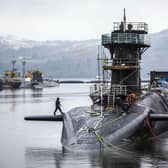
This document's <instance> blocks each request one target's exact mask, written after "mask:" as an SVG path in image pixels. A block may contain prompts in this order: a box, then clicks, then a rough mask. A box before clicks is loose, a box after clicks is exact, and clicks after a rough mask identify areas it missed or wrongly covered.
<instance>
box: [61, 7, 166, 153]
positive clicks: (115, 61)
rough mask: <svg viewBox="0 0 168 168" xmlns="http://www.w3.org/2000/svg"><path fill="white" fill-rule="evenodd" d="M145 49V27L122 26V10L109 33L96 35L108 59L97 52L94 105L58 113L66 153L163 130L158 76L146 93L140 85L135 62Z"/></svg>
mask: <svg viewBox="0 0 168 168" xmlns="http://www.w3.org/2000/svg"><path fill="white" fill-rule="evenodd" d="M150 46H151V42H150V36H149V34H148V24H147V23H144V22H127V21H126V14H125V9H124V16H123V20H122V21H121V22H114V27H113V31H112V32H111V33H110V34H103V35H102V36H101V48H103V49H106V50H107V51H108V52H109V56H107V55H106V54H105V52H102V54H101V56H100V55H99V54H98V66H99V67H98V69H99V75H100V74H102V79H101V80H100V79H99V80H100V81H99V82H98V83H97V84H95V85H94V86H93V87H92V88H91V92H90V98H91V99H92V102H93V105H92V106H91V107H75V108H73V109H71V110H70V111H68V112H66V113H64V114H63V130H62V138H61V142H62V146H63V148H64V149H65V150H67V151H86V150H88V151H93V150H99V149H101V148H112V149H113V148H114V147H115V146H119V147H122V146H124V145H125V144H127V142H129V143H136V141H137V140H139V139H140V140H145V139H148V138H151V137H158V136H159V135H160V134H162V133H164V132H165V131H167V129H168V122H167V121H168V89H167V88H166V87H161V86H160V85H159V82H158V80H157V78H156V80H155V78H154V80H153V83H154V84H150V87H149V88H148V89H147V90H145V91H144V90H143V88H142V86H141V85H142V83H141V76H140V68H141V67H140V63H141V59H142V55H143V53H144V52H145V51H146V50H147V49H148V48H149V47H150ZM101 50H102V49H101ZM100 69H101V70H100ZM100 71H101V72H100Z"/></svg>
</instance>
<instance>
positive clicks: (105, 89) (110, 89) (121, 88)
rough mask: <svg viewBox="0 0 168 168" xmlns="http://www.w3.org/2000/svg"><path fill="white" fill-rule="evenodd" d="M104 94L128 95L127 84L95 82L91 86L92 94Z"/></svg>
mask: <svg viewBox="0 0 168 168" xmlns="http://www.w3.org/2000/svg"><path fill="white" fill-rule="evenodd" d="M100 92H102V94H107V95H110V94H115V95H127V86H126V85H120V84H113V85H111V86H107V85H102V84H95V85H94V86H91V87H90V95H93V94H95V95H100V94H101V93H100Z"/></svg>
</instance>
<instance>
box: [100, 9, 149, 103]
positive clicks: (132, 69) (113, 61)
mask: <svg viewBox="0 0 168 168" xmlns="http://www.w3.org/2000/svg"><path fill="white" fill-rule="evenodd" d="M101 40H102V41H101V42H102V46H103V47H104V48H106V49H108V50H109V52H110V58H109V59H107V58H106V59H104V63H103V66H102V68H103V71H104V72H110V74H111V75H110V76H111V79H110V81H111V83H110V93H108V94H110V95H108V99H111V102H113V103H114V100H115V98H116V96H120V97H122V96H126V95H128V94H130V93H136V94H139V93H140V92H141V78H140V61H141V58H142V54H143V53H144V52H145V51H146V50H147V49H148V48H149V47H150V37H149V35H148V25H147V24H146V23H144V22H127V21H126V15H125V9H124V17H123V21H121V22H114V28H113V31H112V32H111V34H103V35H102V39H101ZM112 99H113V101H112ZM108 102H109V100H108ZM108 105H109V104H108Z"/></svg>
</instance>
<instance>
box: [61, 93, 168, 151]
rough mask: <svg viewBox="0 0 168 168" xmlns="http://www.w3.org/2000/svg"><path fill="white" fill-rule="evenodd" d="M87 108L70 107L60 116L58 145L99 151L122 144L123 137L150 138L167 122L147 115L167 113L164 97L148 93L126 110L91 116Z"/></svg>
mask: <svg viewBox="0 0 168 168" xmlns="http://www.w3.org/2000/svg"><path fill="white" fill-rule="evenodd" d="M89 111H90V108H89V107H78V108H74V109H72V110H70V111H69V112H67V113H66V114H64V117H63V131H62V145H63V147H64V149H66V150H69V151H82V150H84V151H86V150H88V151H90V150H99V149H100V147H105V146H113V145H117V146H122V145H124V144H125V141H126V140H128V139H129V140H131V141H132V142H133V141H134V140H136V139H137V138H142V139H143V138H144V137H153V136H158V135H159V134H161V133H163V132H165V131H166V130H167V129H168V124H167V121H159V120H158V121H156V120H155V121H154V120H151V119H150V114H168V104H167V100H166V98H165V97H164V96H162V95H161V94H159V93H155V92H149V93H147V94H146V95H144V96H143V97H141V98H140V99H139V100H137V101H136V102H135V103H134V104H133V105H132V106H131V107H130V109H129V111H128V112H127V113H117V112H104V115H103V116H94V117H92V116H91V115H90V113H89Z"/></svg>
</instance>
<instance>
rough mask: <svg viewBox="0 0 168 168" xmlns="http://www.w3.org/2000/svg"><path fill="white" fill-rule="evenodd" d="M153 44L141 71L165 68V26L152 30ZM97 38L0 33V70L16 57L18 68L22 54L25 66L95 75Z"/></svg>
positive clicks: (56, 74) (167, 35)
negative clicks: (43, 37)
mask: <svg viewBox="0 0 168 168" xmlns="http://www.w3.org/2000/svg"><path fill="white" fill-rule="evenodd" d="M151 41H152V46H151V48H150V49H148V50H147V51H146V53H145V54H144V56H143V59H142V75H143V78H147V77H148V76H147V73H149V71H150V70H165V71H167V70H168V57H167V54H168V47H167V44H168V30H164V31H161V32H158V33H155V34H151ZM99 44H100V40H85V41H31V40H24V39H18V38H16V37H13V36H0V73H2V72H3V71H4V70H7V69H10V68H11V60H12V59H16V60H17V63H16V66H17V68H18V69H19V70H20V71H21V69H22V64H21V61H22V59H21V58H23V57H24V58H25V60H26V69H27V70H31V69H37V68H38V69H41V70H42V71H43V72H44V74H45V75H49V76H54V77H62V78H70V77H74V78H77V77H95V76H96V74H97V61H96V57H97V46H98V45H99Z"/></svg>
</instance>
